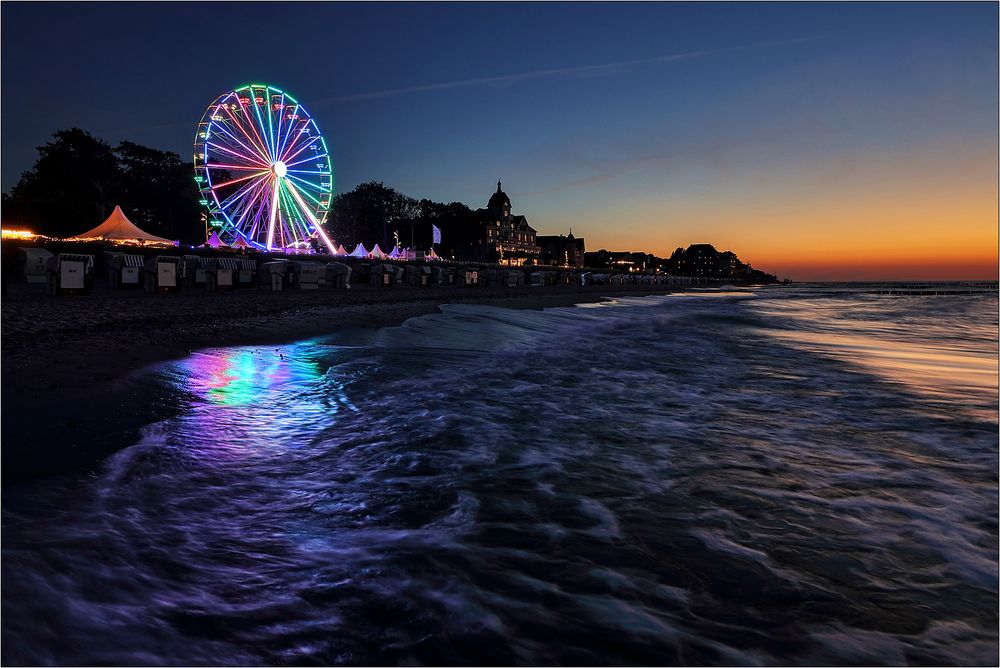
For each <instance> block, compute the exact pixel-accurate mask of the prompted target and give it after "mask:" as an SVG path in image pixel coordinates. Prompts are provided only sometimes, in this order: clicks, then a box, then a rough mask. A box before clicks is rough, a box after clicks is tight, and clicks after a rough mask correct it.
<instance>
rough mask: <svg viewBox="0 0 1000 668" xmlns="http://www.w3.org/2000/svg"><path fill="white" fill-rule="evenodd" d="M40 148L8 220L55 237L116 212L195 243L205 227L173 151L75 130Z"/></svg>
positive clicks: (15, 192)
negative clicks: (107, 139) (111, 142)
mask: <svg viewBox="0 0 1000 668" xmlns="http://www.w3.org/2000/svg"><path fill="white" fill-rule="evenodd" d="M52 136H53V141H51V142H49V143H48V144H46V145H44V146H40V147H38V161H37V162H36V163H35V166H34V167H32V168H31V169H30V170H28V171H27V172H25V173H24V174H23V175H22V176H21V179H20V180H19V181H18V182H17V184H16V185H15V186H14V187H13V188H12V189H11V192H10V195H4V198H3V214H4V219H5V220H6V221H14V222H17V223H24V224H26V225H28V226H30V227H31V228H32V229H33V230H35V231H37V232H40V233H42V234H46V235H49V236H56V237H67V236H73V235H75V234H80V233H82V232H86V231H87V230H89V229H90V228H92V227H94V226H96V225H98V224H99V223H101V222H102V221H104V219H105V218H107V217H108V215H110V214H111V211H112V210H114V207H115V206H116V205H119V206H121V207H122V210H123V211H124V212H125V215H127V216H128V217H129V218H130V219H131V220H132V222H134V223H135V224H136V225H138V226H139V227H141V228H143V229H144V230H146V231H148V232H150V233H152V234H157V235H160V236H164V237H168V238H170V239H180V240H181V241H184V242H187V243H201V242H203V241H204V240H205V239H204V226H203V224H202V222H201V206H200V204H199V195H198V189H197V187H196V185H195V183H194V179H193V176H192V170H191V165H190V164H189V163H187V162H186V161H184V160H182V159H181V157H180V156H179V155H177V154H176V153H171V152H168V151H159V150H157V149H153V148H148V147H145V146H140V145H139V144H135V143H133V142H129V141H123V142H122V143H120V144H119V145H118V147H117V148H115V149H112V148H111V147H110V146H109V145H108V143H107V142H105V141H104V140H102V139H98V138H96V137H94V136H93V135H91V134H90V133H89V132H85V131H84V130H81V129H80V128H71V129H69V130H59V131H58V132H56V133H55V134H53V135H52Z"/></svg>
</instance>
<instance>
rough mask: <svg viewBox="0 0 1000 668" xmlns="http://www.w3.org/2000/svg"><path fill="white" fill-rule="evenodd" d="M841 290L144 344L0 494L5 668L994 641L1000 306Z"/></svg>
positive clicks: (932, 655)
mask: <svg viewBox="0 0 1000 668" xmlns="http://www.w3.org/2000/svg"><path fill="white" fill-rule="evenodd" d="M854 290H855V288H852V287H850V286H830V285H827V286H812V287H810V286H796V287H781V288H764V289H757V290H751V291H745V292H729V293H719V294H709V293H704V294H691V293H688V294H685V295H675V296H664V297H645V298H634V299H619V300H618V301H616V302H612V303H609V304H606V305H599V306H582V307H572V308H557V309H549V310H546V311H544V312H536V311H512V310H504V309H499V308H494V307H488V306H468V305H449V306H445V307H443V313H441V314H436V315H430V316H424V317H420V318H416V319H414V320H410V321H408V322H407V323H405V324H404V325H403V326H401V327H397V328H391V329H384V330H380V331H378V332H370V333H366V334H361V333H346V334H342V335H339V336H338V337H337V338H334V339H331V340H325V341H308V342H303V343H300V344H295V345H288V346H282V347H280V348H277V349H276V348H273V347H271V348H265V347H256V348H226V349H217V350H207V351H202V352H198V353H195V354H193V355H191V356H190V357H188V358H187V359H185V360H183V361H179V362H173V363H169V364H166V365H163V366H161V367H158V368H157V369H156V370H154V371H152V372H150V373H147V374H145V375H143V376H142V377H141V378H137V379H135V380H133V381H132V382H134V383H135V384H136V387H137V388H138V389H139V390H140V391H142V392H146V393H148V394H149V396H151V397H156V396H162V394H163V392H164V389H166V390H167V391H168V392H169V393H170V394H171V395H173V397H174V398H173V399H172V401H174V402H177V401H179V402H180V410H179V411H178V412H177V413H176V414H175V415H174V416H173V417H170V418H168V419H166V420H163V421H159V422H155V423H152V424H149V425H148V426H146V427H145V428H144V430H143V433H142V436H141V438H140V439H139V440H138V442H136V443H135V444H133V445H131V446H130V447H126V448H125V449H123V450H121V451H120V452H118V453H117V454H115V455H114V456H112V457H110V458H109V459H107V460H105V461H104V462H101V463H100V464H99V465H97V466H96V467H95V468H93V469H92V470H90V471H87V472H81V473H79V474H77V475H71V476H62V477H58V478H49V479H44V480H38V481H34V482H31V483H25V484H21V485H18V486H15V487H8V488H6V489H5V490H4V495H3V545H2V550H3V562H2V575H3V580H2V587H3V620H2V626H3V629H2V631H3V636H2V641H3V647H2V659H3V662H4V663H6V664H8V665H9V664H23V663H73V664H80V663H82V664H129V665H133V664H161V663H170V664H188V663H196V664H197V663H212V664H215V663H221V664H227V663H250V664H288V663H296V664H340V663H345V664H357V663H361V664H397V663H406V664H413V663H416V664H421V663H424V664H427V663H429V664H483V663H488V664H495V663H500V664H623V663H625V664H774V663H782V664H789V663H790V664H802V663H811V664H815V663H833V664H845V663H850V664H859V663H860V664H907V663H909V664H928V663H930V664H956V663H957V664H967V663H972V664H992V665H996V663H997V658H998V657H997V628H998V626H997V625H998V619H997V607H998V595H997V587H998V582H997V572H998V571H997V568H998V567H997V556H998V555H997V546H998V534H997V517H998V503H997V501H998V499H997V489H998V488H997V485H998V481H997V470H998V425H997V411H998V407H997V354H998V349H997V334H998V332H997V329H998V324H997V317H998V316H997V313H998V303H997V297H996V295H995V294H993V295H978V296H937V297H903V296H877V295H870V294H863V293H861V292H856V291H854ZM150 401H157V400H156V399H151V400H150ZM39 447H52V449H53V456H54V457H55V456H58V450H57V449H56V448H55V447H54V444H39Z"/></svg>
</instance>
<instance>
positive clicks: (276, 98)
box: [195, 84, 335, 251]
mask: <svg viewBox="0 0 1000 668" xmlns="http://www.w3.org/2000/svg"><path fill="white" fill-rule="evenodd" d="M195 156H196V157H195V172H196V174H197V177H196V179H195V180H196V182H197V183H198V187H199V189H200V190H201V194H202V202H203V204H205V206H207V208H208V211H209V215H210V217H211V218H212V219H213V220H218V221H219V222H220V230H219V235H220V236H221V237H222V238H223V239H225V240H227V241H228V242H230V243H232V241H233V240H235V239H236V238H237V237H243V238H245V239H246V240H247V241H248V242H249V243H251V244H253V245H256V246H258V247H261V248H264V249H267V250H271V249H274V248H280V247H308V246H309V242H310V240H312V239H317V238H318V239H319V240H321V241H322V242H323V243H324V244H325V245H326V246H327V247H328V248H329V249H330V250H331V251H332V250H333V249H334V248H335V246H334V245H333V243H332V242H331V241H330V239H329V238H328V237H327V235H326V233H325V232H324V231H323V229H322V224H323V223H324V222H325V221H326V218H327V216H328V214H329V211H330V203H331V193H332V190H333V172H332V168H331V164H330V156H329V152H328V150H327V146H326V141H325V140H324V139H323V136H322V134H321V133H320V131H319V127H317V125H316V122H315V121H314V120H313V119H312V117H310V116H309V113H308V112H307V111H306V110H305V109H303V108H302V106H301V105H300V104H299V103H298V102H297V101H296V100H294V99H293V98H292V97H290V96H289V95H287V94H286V93H284V92H282V91H280V90H278V89H277V88H274V87H273V86H268V85H265V84H249V85H246V86H242V87H240V88H236V89H234V90H232V91H229V92H227V93H223V94H222V95H220V96H219V97H218V98H216V100H215V101H213V102H212V104H211V105H209V107H208V111H206V112H205V116H204V117H203V118H202V121H201V123H199V124H198V131H197V134H196V138H195ZM305 163H308V164H305ZM300 165H301V166H302V167H305V169H302V168H298V169H296V166H300ZM293 182H294V185H293Z"/></svg>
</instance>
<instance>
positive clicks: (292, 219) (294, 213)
mask: <svg viewBox="0 0 1000 668" xmlns="http://www.w3.org/2000/svg"><path fill="white" fill-rule="evenodd" d="M282 185H283V186H284V187H283V188H282V189H281V201H282V203H283V212H284V213H285V217H284V219H283V225H285V226H286V227H287V228H288V230H289V233H290V234H291V236H292V237H294V238H303V239H304V238H307V237H308V236H309V231H308V229H307V227H306V226H303V224H302V219H303V216H302V215H298V214H300V212H299V211H298V205H297V204H296V203H295V200H294V199H292V196H291V195H290V194H289V192H288V184H286V183H283V184H282Z"/></svg>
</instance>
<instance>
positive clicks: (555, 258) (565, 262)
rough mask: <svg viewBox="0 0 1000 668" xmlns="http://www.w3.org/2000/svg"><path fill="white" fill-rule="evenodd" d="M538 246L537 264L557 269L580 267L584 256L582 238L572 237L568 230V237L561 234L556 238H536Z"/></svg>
mask: <svg viewBox="0 0 1000 668" xmlns="http://www.w3.org/2000/svg"><path fill="white" fill-rule="evenodd" d="M538 246H539V248H541V255H540V256H539V260H538V263H539V264H550V265H556V266H559V267H582V266H583V255H584V250H585V247H584V243H583V238H582V237H580V238H577V237H574V236H573V230H570V232H569V235H568V236H563V235H562V234H560V235H557V236H541V237H538Z"/></svg>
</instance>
